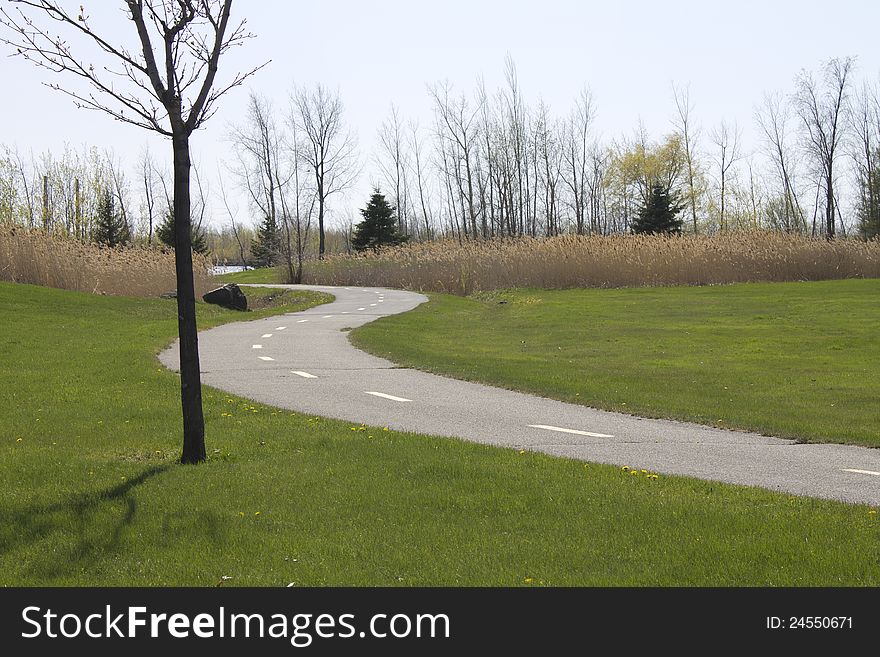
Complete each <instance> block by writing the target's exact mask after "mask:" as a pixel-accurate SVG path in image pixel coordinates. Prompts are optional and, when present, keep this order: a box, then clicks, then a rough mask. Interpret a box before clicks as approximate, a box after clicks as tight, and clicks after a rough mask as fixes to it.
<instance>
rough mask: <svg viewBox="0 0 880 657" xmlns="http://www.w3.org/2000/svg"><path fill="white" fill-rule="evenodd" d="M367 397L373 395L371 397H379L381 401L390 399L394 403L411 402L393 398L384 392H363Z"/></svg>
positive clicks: (401, 398)
mask: <svg viewBox="0 0 880 657" xmlns="http://www.w3.org/2000/svg"><path fill="white" fill-rule="evenodd" d="M365 392H366V394H368V395H373V397H381V398H382V399H390V400H391V401H396V402H411V401H412V399H404V398H403V397H395V396H394V395H386V394H385V393H384V392H371V391H370V390H366V391H365Z"/></svg>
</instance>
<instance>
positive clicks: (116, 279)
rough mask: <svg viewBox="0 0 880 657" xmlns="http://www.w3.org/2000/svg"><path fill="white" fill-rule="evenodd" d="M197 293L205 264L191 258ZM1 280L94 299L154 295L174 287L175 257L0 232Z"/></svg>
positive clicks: (204, 283) (205, 283)
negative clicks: (87, 293) (61, 289)
mask: <svg viewBox="0 0 880 657" xmlns="http://www.w3.org/2000/svg"><path fill="white" fill-rule="evenodd" d="M193 269H194V272H193V273H194V276H195V287H196V293H197V294H199V295H201V294H204V292H206V291H207V290H208V289H209V287H210V285H211V282H212V281H211V274H210V263H209V262H208V260H207V259H205V258H202V257H199V256H196V258H195V261H194V268H193ZM0 280H2V281H13V282H16V283H31V284H33V285H45V286H47V287H58V288H63V289H66V290H77V291H80V292H90V293H93V294H111V295H127V296H139V297H153V296H158V295H160V294H162V293H164V292H169V291H171V290H174V289H175V288H176V287H177V283H176V276H175V272H174V253H172V252H165V251H161V250H159V249H155V248H147V247H138V246H133V247H128V248H125V249H110V248H103V247H99V246H98V245H96V244H92V243H84V242H80V241H77V240H73V239H69V238H64V237H58V236H53V235H47V234H45V233H43V232H42V231H35V230H34V231H30V230H24V229H22V228H10V227H0Z"/></svg>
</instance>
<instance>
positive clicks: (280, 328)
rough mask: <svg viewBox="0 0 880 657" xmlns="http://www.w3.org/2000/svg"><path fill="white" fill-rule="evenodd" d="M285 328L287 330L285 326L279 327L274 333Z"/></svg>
mask: <svg viewBox="0 0 880 657" xmlns="http://www.w3.org/2000/svg"><path fill="white" fill-rule="evenodd" d="M286 328H287V327H286V326H279V327H278V328H276V329H275V330H276V331H283V330H284V329H286Z"/></svg>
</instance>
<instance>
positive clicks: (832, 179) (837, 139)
mask: <svg viewBox="0 0 880 657" xmlns="http://www.w3.org/2000/svg"><path fill="white" fill-rule="evenodd" d="M854 65H855V64H854V60H853V59H852V58H849V57H847V58H845V59H836V58H835V59H831V60H829V61H828V62H826V64H825V66H824V71H823V81H824V86H822V85H820V84H819V83H818V82H817V81H816V80H815V78H814V77H813V75H812V74H811V73H809V72H808V71H802V72H801V74H800V75H799V76H798V78H797V92H796V93H795V104H796V107H797V111H798V114H799V115H800V118H801V123H802V126H803V129H804V145H805V149H806V152H807V153H808V154H809V156H810V158H811V160H812V161H813V165H814V167H815V169H816V173H817V174H818V178H819V185H818V186H817V193H818V191H819V189H821V191H822V192H824V200H825V237H827V238H828V239H832V238H833V237H834V234H835V225H836V220H837V196H836V194H835V183H836V181H837V172H836V169H835V165H836V164H837V160H838V158H839V157H840V154H841V153H840V151H841V144H842V143H843V140H844V137H845V129H846V123H847V113H848V109H849V96H848V94H849V77H850V75H851V73H852V70H853V67H854Z"/></svg>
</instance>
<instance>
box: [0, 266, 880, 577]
mask: <svg viewBox="0 0 880 657" xmlns="http://www.w3.org/2000/svg"><path fill="white" fill-rule="evenodd" d="M316 299H317V298H316V297H314V296H300V297H299V301H298V302H296V304H295V305H294V304H289V305H288V306H287V308H296V307H304V306H306V305H308V304H309V303H314V302H315V300H316ZM288 301H291V299H290V298H288ZM0 308H2V312H0V390H2V391H3V397H2V405H0V491H2V496H0V585H72V584H79V585H204V586H212V585H215V584H217V583H218V582H219V581H220V579H221V577H224V576H226V577H231V578H232V579H231V580H229V581H228V585H269V586H286V585H287V584H289V583H291V582H295V583H296V584H297V585H390V586H397V585H480V584H485V585H489V584H494V585H513V586H517V585H522V586H539V585H752V584H755V585H842V584H848V585H871V586H876V585H880V524H878V518H877V514H876V510H875V509H871V508H869V507H865V506H855V505H853V506H851V505H846V504H841V503H835V502H827V501H819V500H812V499H805V498H793V497H789V496H785V495H779V494H774V493H770V492H767V491H763V490H758V489H747V488H740V487H735V486H727V485H722V484H716V483H708V482H701V481H696V480H691V479H685V478H676V477H660V478H659V479H657V480H653V479H650V478H648V477H646V476H644V475H643V474H641V473H640V474H637V475H630V474H627V473H625V472H623V471H622V470H620V469H618V468H615V467H610V466H599V465H592V464H584V463H580V462H575V461H570V460H565V459H558V458H552V457H549V456H545V455H541V454H535V453H518V452H516V451H513V450H503V449H499V448H493V447H487V446H481V445H474V444H467V443H463V442H458V441H454V440H446V439H436V438H428V437H426V436H419V435H412V434H404V433H398V432H393V431H384V430H382V428H371V427H358V426H356V427H352V426H351V425H350V424H347V423H343V422H337V421H330V420H325V419H319V418H310V417H306V416H303V415H300V414H296V413H290V412H284V411H280V410H278V409H274V408H270V407H266V406H263V405H260V404H255V403H252V402H249V401H247V400H244V399H241V398H238V397H233V396H230V395H227V394H224V393H222V392H219V391H216V390H212V389H206V390H205V418H206V426H207V444H208V453H209V455H210V460H209V462H208V463H205V464H203V465H200V466H181V465H179V464H177V458H178V456H179V448H180V440H181V438H180V410H179V383H178V379H177V376H176V375H174V374H171V373H169V372H167V371H165V370H164V369H162V368H161V367H160V366H159V364H158V362H157V360H156V358H155V356H156V353H157V352H158V351H159V349H160V348H161V347H162V346H163V345H165V344H167V343H168V342H169V341H170V340H171V339H172V338H173V336H174V334H175V331H176V323H175V306H174V302H172V301H162V300H145V299H128V298H113V297H99V296H90V295H84V294H77V293H72V292H65V291H60V290H53V289H47V288H39V287H32V286H24V285H14V284H6V283H0ZM283 309H284V307H275V308H274V309H273V310H266V311H262V312H263V313H268V312H279V311H282V310H283ZM198 311H199V316H200V322H201V325H202V326H203V327H204V326H209V325H214V324H219V323H221V322H226V321H233V320H239V319H242V318H250V317H255V316H259V314H258V313H253V314H250V315H242V314H236V313H233V312H231V311H224V310H220V309H218V308H215V307H209V306H205V305H202V304H199V308H198ZM632 465H633V466H638V464H632Z"/></svg>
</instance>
